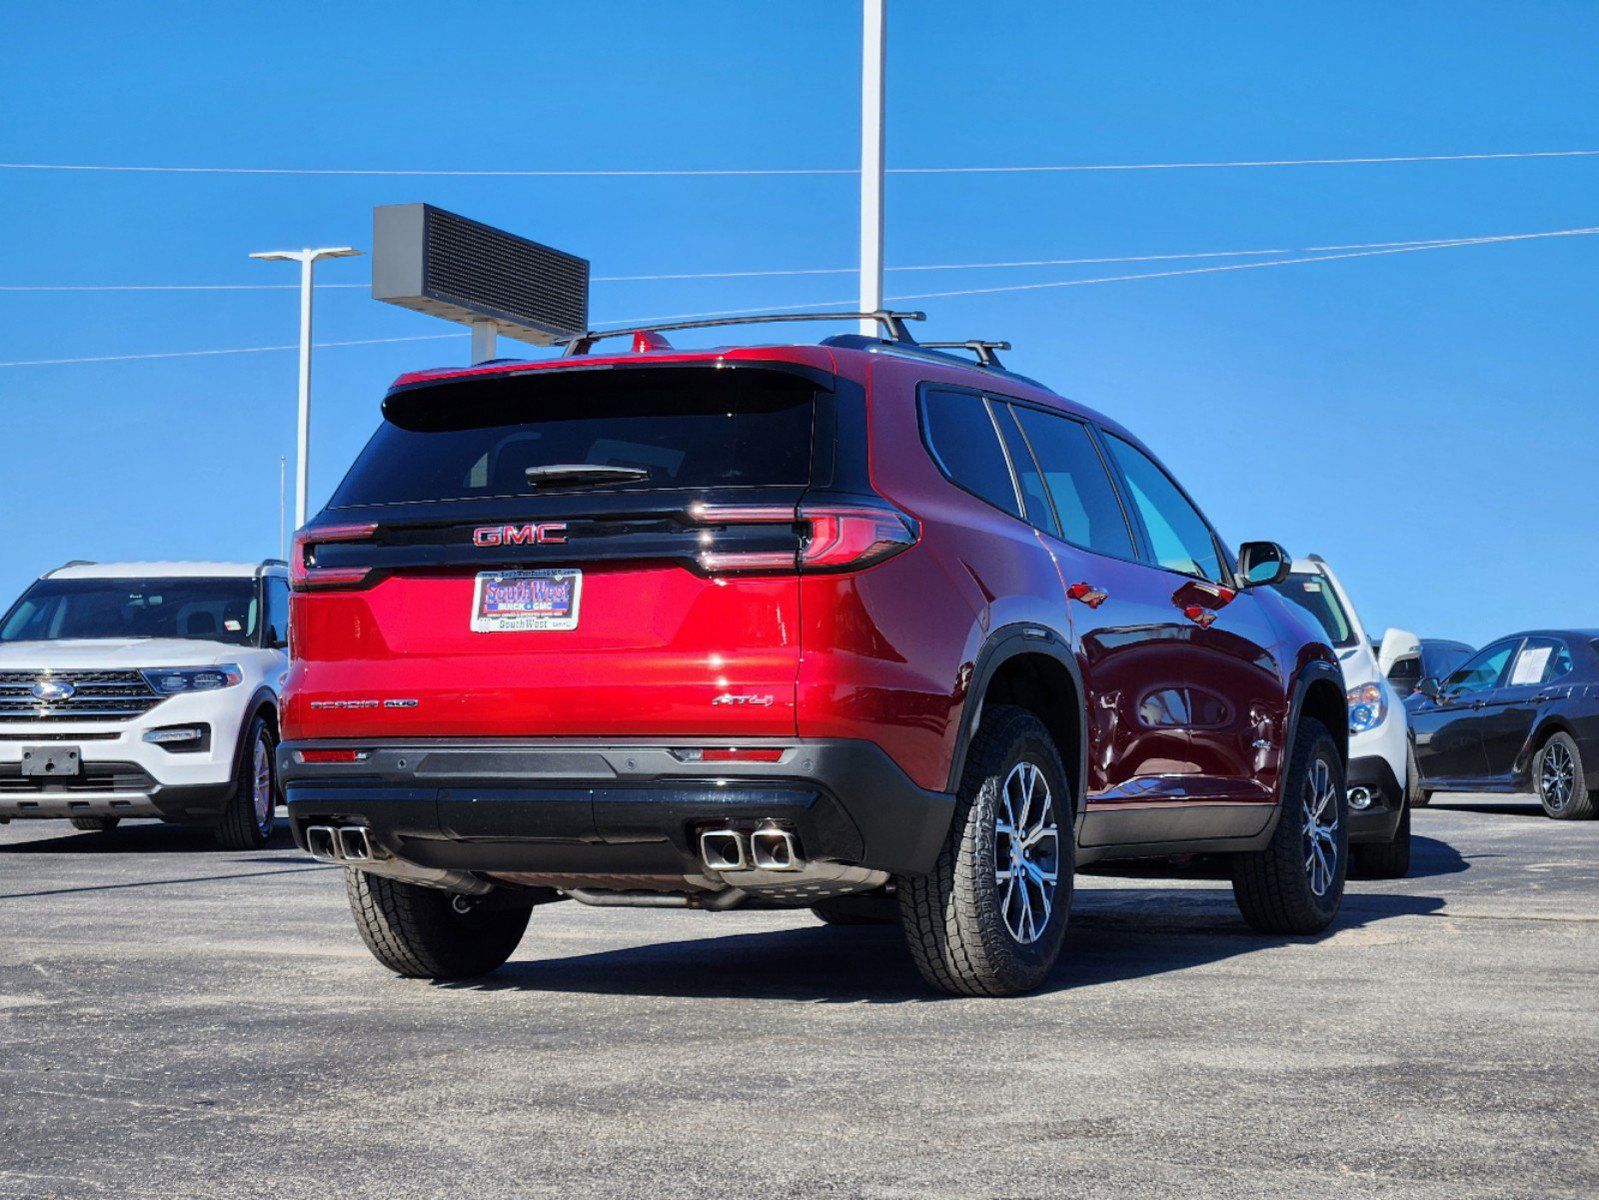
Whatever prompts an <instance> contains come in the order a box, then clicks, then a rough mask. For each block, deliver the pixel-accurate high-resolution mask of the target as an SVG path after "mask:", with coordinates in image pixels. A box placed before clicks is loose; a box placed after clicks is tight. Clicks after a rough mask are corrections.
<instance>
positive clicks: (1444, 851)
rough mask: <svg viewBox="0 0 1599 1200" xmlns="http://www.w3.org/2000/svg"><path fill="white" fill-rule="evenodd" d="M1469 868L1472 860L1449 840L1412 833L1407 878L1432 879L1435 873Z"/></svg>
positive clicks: (1459, 871) (1449, 873) (1452, 872)
mask: <svg viewBox="0 0 1599 1200" xmlns="http://www.w3.org/2000/svg"><path fill="white" fill-rule="evenodd" d="M1478 857H1484V856H1482V855H1479V856H1478ZM1486 857H1491V858H1497V857H1499V856H1498V855H1488V856H1486ZM1469 870H1471V860H1470V859H1468V858H1466V857H1465V856H1464V855H1463V854H1461V853H1460V851H1458V850H1456V849H1455V848H1454V847H1453V846H1451V845H1450V844H1449V843H1448V842H1441V841H1439V840H1438V839H1437V838H1430V837H1422V836H1421V835H1420V834H1416V833H1413V834H1411V835H1410V873H1409V874H1408V875H1406V876H1405V878H1406V879H1431V878H1432V877H1433V876H1435V875H1458V874H1460V873H1461V872H1462V871H1469Z"/></svg>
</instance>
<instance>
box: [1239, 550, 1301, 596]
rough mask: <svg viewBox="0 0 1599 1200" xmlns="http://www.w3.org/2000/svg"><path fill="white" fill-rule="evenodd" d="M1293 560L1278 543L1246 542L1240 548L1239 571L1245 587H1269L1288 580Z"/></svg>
mask: <svg viewBox="0 0 1599 1200" xmlns="http://www.w3.org/2000/svg"><path fill="white" fill-rule="evenodd" d="M1292 566H1293V559H1291V558H1289V557H1288V551H1286V550H1284V549H1283V548H1282V547H1281V546H1279V545H1278V544H1277V543H1276V542H1245V543H1244V544H1243V545H1242V546H1240V547H1238V571H1239V574H1241V575H1242V576H1243V577H1244V586H1245V587H1269V586H1270V585H1271V584H1274V583H1281V582H1282V581H1283V580H1284V579H1287V578H1288V571H1289V569H1290V568H1291V567H1292Z"/></svg>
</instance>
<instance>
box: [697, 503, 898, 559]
mask: <svg viewBox="0 0 1599 1200" xmlns="http://www.w3.org/2000/svg"><path fill="white" fill-rule="evenodd" d="M692 512H693V515H694V518H695V520H697V521H701V522H703V523H704V524H707V525H777V524H789V525H792V526H797V527H798V532H799V545H798V546H797V547H796V548H795V549H794V550H729V551H720V550H715V549H706V550H703V551H701V552H700V554H699V555H698V561H699V565H700V569H701V570H705V571H711V572H715V573H722V572H731V571H738V572H752V571H795V570H799V571H859V570H861V569H862V568H863V567H870V566H872V565H874V564H876V563H880V562H882V561H883V560H884V559H886V558H892V557H893V556H894V555H896V554H898V553H899V552H900V551H901V550H908V549H910V547H912V546H914V545H915V544H916V541H917V538H918V537H919V536H920V533H919V531H918V529H917V526H916V522H915V521H914V520H912V519H911V518H910V517H908V516H907V515H906V514H904V513H902V512H900V510H899V509H897V508H894V507H892V506H890V505H888V504H883V505H881V506H879V505H873V504H828V503H816V504H802V505H800V506H799V508H798V509H789V508H779V507H775V506H774V507H757V506H747V507H744V506H732V505H728V506H719V505H705V504H697V505H695V506H694V508H693V510H692ZM701 536H702V537H703V538H704V539H705V541H706V542H707V543H710V541H711V535H710V533H709V531H707V532H706V533H704V534H702V535H701Z"/></svg>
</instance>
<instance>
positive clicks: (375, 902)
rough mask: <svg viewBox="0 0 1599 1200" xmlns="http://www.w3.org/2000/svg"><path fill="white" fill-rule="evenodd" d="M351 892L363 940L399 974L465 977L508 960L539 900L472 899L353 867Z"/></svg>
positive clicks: (347, 876)
mask: <svg viewBox="0 0 1599 1200" xmlns="http://www.w3.org/2000/svg"><path fill="white" fill-rule="evenodd" d="M344 886H345V891H346V892H347V893H348V895H349V898H350V913H351V915H352V916H354V917H355V927H356V928H357V929H358V930H360V931H361V940H362V941H363V942H365V943H366V948H367V949H368V950H370V951H372V956H373V957H374V958H376V959H377V960H378V961H379V962H380V963H382V964H383V965H384V966H385V967H387V968H388V969H389V970H391V971H393V972H394V973H395V974H396V975H404V976H405V977H406V978H408V979H467V978H470V977H471V976H474V975H487V974H488V973H489V972H490V971H493V970H495V969H496V968H498V967H501V966H503V965H504V964H505V960H506V959H508V958H510V957H511V954H512V953H513V952H514V951H515V950H516V947H517V945H518V943H520V942H521V940H522V935H523V934H524V933H526V932H527V923H528V918H529V917H531V916H532V915H533V902H532V900H528V901H527V902H526V904H521V903H517V902H516V901H514V900H512V899H511V898H509V897H507V898H506V899H504V900H500V899H498V898H496V903H495V904H494V905H492V906H489V905H485V904H483V903H482V902H481V901H479V900H478V898H477V897H473V896H459V895H456V894H455V893H452V892H446V891H441V890H440V889H438V888H430V887H422V886H420V885H419V884H414V883H402V882H401V881H400V880H398V879H390V878H388V877H387V876H384V875H372V874H370V873H368V872H366V871H359V870H355V869H353V868H347V869H346V870H345V872H344Z"/></svg>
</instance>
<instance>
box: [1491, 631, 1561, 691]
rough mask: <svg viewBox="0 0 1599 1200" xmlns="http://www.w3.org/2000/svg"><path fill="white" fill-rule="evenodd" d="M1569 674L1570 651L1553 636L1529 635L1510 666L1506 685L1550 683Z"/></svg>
mask: <svg viewBox="0 0 1599 1200" xmlns="http://www.w3.org/2000/svg"><path fill="white" fill-rule="evenodd" d="M1569 674H1571V651H1570V650H1568V649H1567V648H1566V644H1565V643H1564V642H1561V641H1559V640H1557V639H1555V638H1543V637H1530V638H1528V639H1527V640H1526V641H1525V642H1523V643H1522V645H1521V649H1520V651H1518V652H1517V654H1516V661H1515V662H1514V663H1513V664H1512V665H1511V668H1510V679H1509V680H1508V682H1507V683H1506V686H1507V687H1523V686H1529V685H1532V684H1539V683H1552V682H1554V681H1555V680H1556V679H1559V678H1561V677H1562V676H1564V675H1569Z"/></svg>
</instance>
